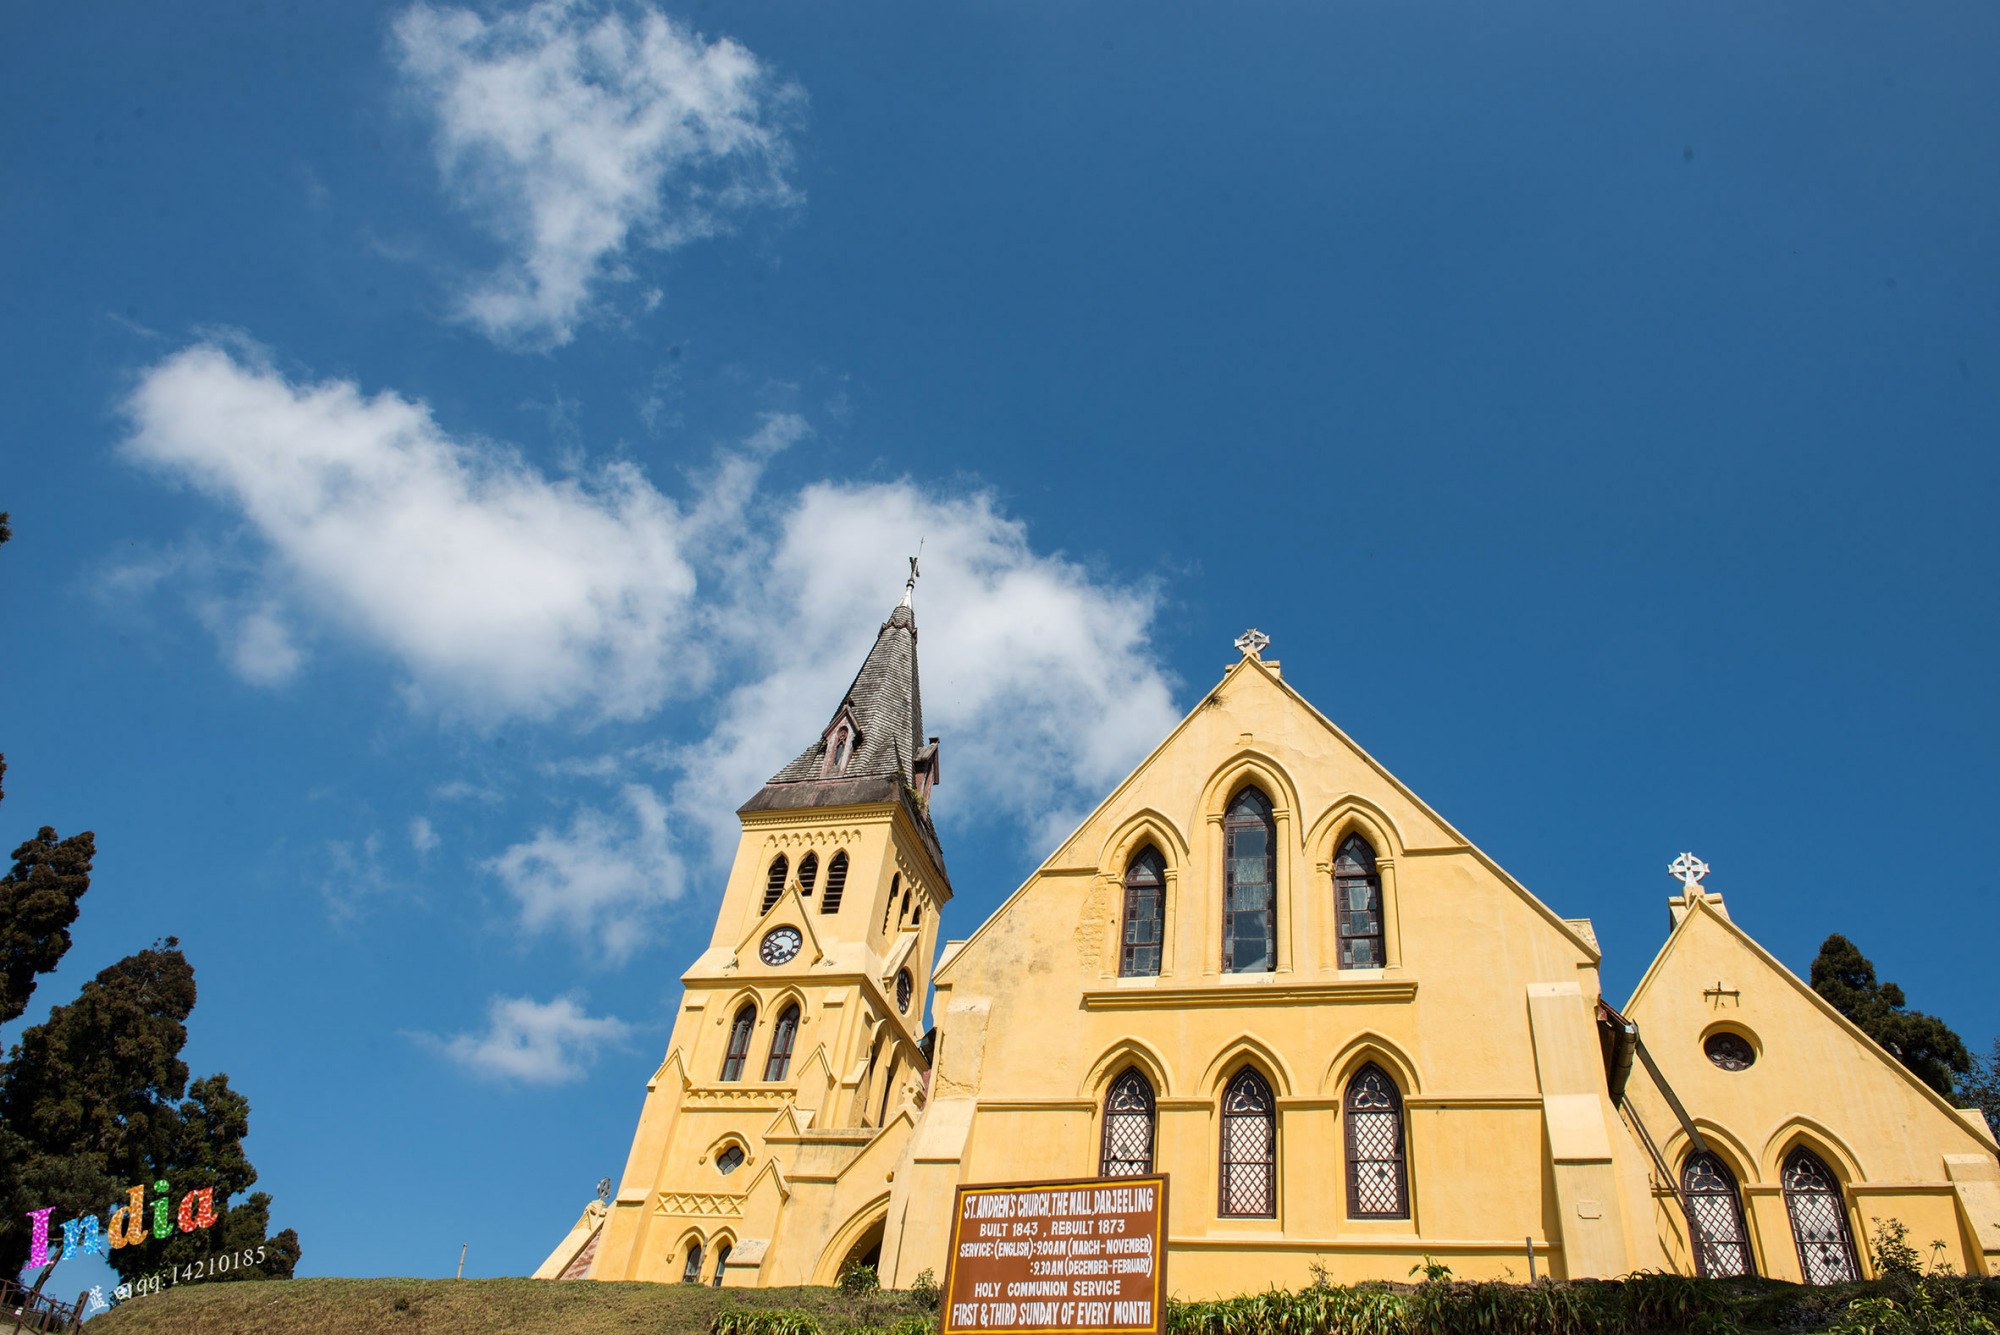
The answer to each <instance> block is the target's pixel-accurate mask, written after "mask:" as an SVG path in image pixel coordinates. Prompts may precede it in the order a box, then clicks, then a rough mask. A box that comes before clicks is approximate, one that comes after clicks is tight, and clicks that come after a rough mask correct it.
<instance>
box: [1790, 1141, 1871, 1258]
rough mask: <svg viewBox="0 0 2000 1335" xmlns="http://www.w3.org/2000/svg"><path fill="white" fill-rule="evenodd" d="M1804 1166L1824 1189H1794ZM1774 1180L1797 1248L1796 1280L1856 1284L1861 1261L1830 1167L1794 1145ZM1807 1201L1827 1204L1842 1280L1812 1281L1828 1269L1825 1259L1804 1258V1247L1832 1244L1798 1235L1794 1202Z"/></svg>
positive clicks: (1843, 1198)
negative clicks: (1779, 1187)
mask: <svg viewBox="0 0 2000 1335" xmlns="http://www.w3.org/2000/svg"><path fill="white" fill-rule="evenodd" d="M1808 1166H1810V1167H1811V1168H1812V1169H1816V1170H1817V1171H1818V1174H1819V1176H1820V1177H1821V1178H1823V1179H1824V1180H1825V1182H1826V1187H1825V1188H1824V1189H1822V1188H1818V1187H1810V1188H1805V1187H1798V1186H1795V1185H1794V1184H1795V1183H1796V1182H1797V1180H1798V1178H1799V1175H1800V1170H1802V1169H1804V1168H1807V1167H1808ZM1778 1180H1779V1183H1780V1184H1781V1185H1782V1187H1783V1189H1784V1193H1785V1221H1786V1223H1788V1224H1789V1225H1790V1226H1791V1230H1792V1245H1793V1246H1794V1247H1796V1248H1798V1252H1799V1277H1800V1278H1801V1279H1803V1280H1804V1281H1805V1282H1806V1283H1808V1284H1844V1283H1850V1282H1852V1281H1855V1280H1859V1279H1860V1278H1861V1258H1860V1256H1859V1254H1858V1253H1857V1252H1856V1250H1855V1247H1854V1227H1853V1225H1852V1224H1850V1223H1849V1222H1848V1219H1847V1192H1846V1191H1845V1190H1844V1189H1843V1188H1842V1186H1841V1182H1840V1179H1839V1178H1838V1177H1836V1176H1834V1172H1833V1169H1832V1167H1831V1166H1829V1165H1828V1163H1827V1162H1826V1160H1824V1159H1822V1158H1820V1157H1819V1156H1818V1155H1817V1154H1814V1153H1813V1152H1812V1151H1811V1150H1809V1149H1807V1148H1806V1147H1805V1146H1803V1145H1796V1146H1794V1147H1793V1148H1792V1150H1791V1152H1790V1153H1789V1154H1787V1155H1785V1162H1784V1165H1783V1167H1782V1168H1781V1169H1780V1171H1779V1174H1778ZM1808 1198H1813V1199H1824V1200H1825V1201H1826V1202H1827V1205H1826V1208H1827V1209H1828V1210H1829V1211H1830V1212H1831V1214H1832V1218H1833V1222H1834V1223H1835V1224H1837V1225H1838V1226H1839V1232H1840V1237H1839V1238H1838V1242H1839V1244H1840V1249H1841V1252H1842V1253H1843V1259H1844V1262H1845V1265H1846V1269H1847V1274H1846V1276H1845V1277H1844V1278H1843V1277H1838V1276H1836V1277H1833V1278H1828V1279H1814V1278H1813V1275H1814V1274H1815V1273H1820V1274H1826V1273H1828V1272H1829V1269H1830V1267H1829V1265H1828V1260H1827V1257H1825V1256H1824V1255H1822V1256H1820V1257H1818V1258H1814V1257H1813V1256H1811V1255H1810V1254H1808V1252H1807V1250H1806V1249H1807V1248H1808V1247H1821V1248H1824V1247H1830V1246H1832V1245H1833V1244H1834V1242H1835V1241H1836V1240H1835V1239H1832V1238H1806V1237H1803V1236H1801V1235H1800V1232H1799V1224H1800V1220H1799V1207H1795V1206H1794V1201H1795V1200H1799V1201H1803V1200H1806V1199H1808Z"/></svg>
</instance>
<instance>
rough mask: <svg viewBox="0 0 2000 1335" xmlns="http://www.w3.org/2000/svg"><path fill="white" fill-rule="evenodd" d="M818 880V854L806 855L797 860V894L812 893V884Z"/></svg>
mask: <svg viewBox="0 0 2000 1335" xmlns="http://www.w3.org/2000/svg"><path fill="white" fill-rule="evenodd" d="M818 879H819V854H817V853H808V854H806V855H805V856H804V857H802V858H800V859H799V893H800V894H802V895H809V894H811V893H812V892H813V882H814V881H817V880H818Z"/></svg>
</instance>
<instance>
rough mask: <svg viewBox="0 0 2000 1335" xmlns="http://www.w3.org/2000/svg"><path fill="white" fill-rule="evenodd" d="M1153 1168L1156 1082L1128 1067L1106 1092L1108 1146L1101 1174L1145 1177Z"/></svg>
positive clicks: (1100, 1165) (1135, 1068) (1099, 1170)
mask: <svg viewBox="0 0 2000 1335" xmlns="http://www.w3.org/2000/svg"><path fill="white" fill-rule="evenodd" d="M1152 1171H1153V1082H1152V1081H1150V1080H1148V1079H1146V1074H1145V1072H1143V1071H1141V1070H1140V1069H1139V1068H1138V1067H1136V1066H1132V1067H1127V1068H1126V1071H1125V1074H1123V1075H1121V1076H1119V1077H1118V1079H1117V1080H1115V1081H1113V1082H1112V1085H1111V1092H1110V1093H1108V1094H1106V1095H1105V1096H1104V1149H1103V1153H1102V1155H1101V1156H1100V1157H1099V1159H1098V1164H1097V1175H1098V1176H1099V1177H1143V1176H1145V1175H1146V1174H1147V1173H1150V1172H1152Z"/></svg>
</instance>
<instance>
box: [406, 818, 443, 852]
mask: <svg viewBox="0 0 2000 1335" xmlns="http://www.w3.org/2000/svg"><path fill="white" fill-rule="evenodd" d="M439 842H440V840H439V839H438V833H437V831H436V830H433V829H432V828H431V823H430V819H429V817H426V816H415V817H412V818H411V820H410V847H412V848H414V849H416V850H417V852H418V854H420V855H422V856H424V857H428V856H430V854H431V853H433V852H435V851H436V849H437V846H438V844H439Z"/></svg>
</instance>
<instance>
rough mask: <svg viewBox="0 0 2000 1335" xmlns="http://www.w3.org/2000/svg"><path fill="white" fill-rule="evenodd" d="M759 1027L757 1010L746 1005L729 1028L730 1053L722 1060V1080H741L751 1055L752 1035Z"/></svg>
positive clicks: (737, 1013)
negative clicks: (744, 1065) (744, 1066)
mask: <svg viewBox="0 0 2000 1335" xmlns="http://www.w3.org/2000/svg"><path fill="white" fill-rule="evenodd" d="M756 1027H757V1008H756V1007H755V1006H752V1005H745V1006H744V1007H743V1009H742V1010H740V1011H738V1012H736V1019H735V1020H734V1021H733V1022H732V1023H731V1024H730V1026H729V1051H728V1053H727V1054H726V1055H725V1056H724V1057H723V1059H722V1078H723V1079H724V1080H741V1079H742V1078H743V1062H744V1060H745V1059H746V1058H747V1057H748V1056H749V1055H750V1033H751V1031H752V1030H754V1029H756Z"/></svg>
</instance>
